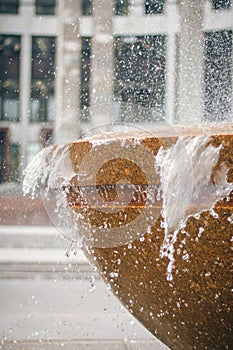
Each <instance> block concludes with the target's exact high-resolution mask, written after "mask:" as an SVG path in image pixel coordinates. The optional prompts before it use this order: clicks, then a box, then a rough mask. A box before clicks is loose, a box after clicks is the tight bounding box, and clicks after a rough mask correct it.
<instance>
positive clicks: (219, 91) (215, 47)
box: [204, 30, 232, 121]
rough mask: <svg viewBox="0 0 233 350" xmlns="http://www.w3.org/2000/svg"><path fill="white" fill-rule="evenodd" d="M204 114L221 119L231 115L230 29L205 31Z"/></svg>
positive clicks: (208, 117) (211, 119)
mask: <svg viewBox="0 0 233 350" xmlns="http://www.w3.org/2000/svg"><path fill="white" fill-rule="evenodd" d="M204 74H205V75H204V79H205V88H204V115H205V119H206V120H208V121H213V120H214V121H217V120H218V121H221V120H227V119H230V118H231V115H232V31H231V30H229V31H219V32H208V33H205V68H204Z"/></svg>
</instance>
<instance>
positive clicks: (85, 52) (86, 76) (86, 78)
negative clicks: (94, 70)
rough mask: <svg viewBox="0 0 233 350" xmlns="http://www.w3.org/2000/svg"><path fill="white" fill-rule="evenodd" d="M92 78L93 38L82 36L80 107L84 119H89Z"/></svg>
mask: <svg viewBox="0 0 233 350" xmlns="http://www.w3.org/2000/svg"><path fill="white" fill-rule="evenodd" d="M90 78H91V38H88V37H83V38H82V51H81V89H80V90H81V91H80V108H81V110H82V111H83V116H82V118H83V119H88V114H87V115H85V113H88V111H87V108H88V107H90Z"/></svg>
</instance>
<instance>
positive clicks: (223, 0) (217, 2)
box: [212, 0, 231, 10]
mask: <svg viewBox="0 0 233 350" xmlns="http://www.w3.org/2000/svg"><path fill="white" fill-rule="evenodd" d="M212 4H213V8H214V9H215V10H221V9H227V8H229V7H230V6H231V0H212Z"/></svg>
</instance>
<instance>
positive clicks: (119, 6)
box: [115, 0, 129, 16]
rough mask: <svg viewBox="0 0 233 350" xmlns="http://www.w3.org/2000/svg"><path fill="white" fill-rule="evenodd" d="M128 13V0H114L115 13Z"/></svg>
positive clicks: (121, 14)
mask: <svg viewBox="0 0 233 350" xmlns="http://www.w3.org/2000/svg"><path fill="white" fill-rule="evenodd" d="M128 13H129V0H116V1H115V15H117V16H123V15H128Z"/></svg>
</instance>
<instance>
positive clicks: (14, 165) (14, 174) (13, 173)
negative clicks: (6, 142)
mask: <svg viewBox="0 0 233 350" xmlns="http://www.w3.org/2000/svg"><path fill="white" fill-rule="evenodd" d="M10 181H11V182H18V181H19V145H18V144H16V143H13V144H11V145H10Z"/></svg>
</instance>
